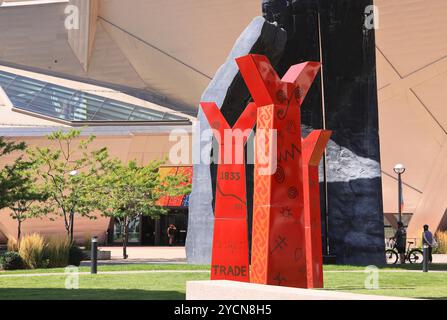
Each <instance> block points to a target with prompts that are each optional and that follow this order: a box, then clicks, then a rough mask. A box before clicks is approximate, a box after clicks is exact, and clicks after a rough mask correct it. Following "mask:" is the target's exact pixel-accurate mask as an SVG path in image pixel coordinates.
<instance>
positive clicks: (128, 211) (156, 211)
mask: <svg viewBox="0 0 447 320" xmlns="http://www.w3.org/2000/svg"><path fill="white" fill-rule="evenodd" d="M163 163H164V161H152V162H150V163H149V164H147V165H145V166H138V165H137V163H136V162H135V161H131V162H129V163H128V164H123V163H121V162H120V161H118V160H115V161H112V162H110V163H109V170H108V172H107V174H105V175H103V176H102V177H101V179H99V180H98V181H99V184H100V185H101V186H100V188H98V192H97V196H98V200H97V202H98V203H99V204H100V205H101V207H102V212H103V214H104V215H105V216H108V217H113V218H116V219H118V220H119V221H120V223H121V225H122V226H123V234H124V239H123V257H124V258H127V254H126V246H127V241H128V228H129V223H130V222H131V221H132V220H134V219H135V218H137V217H139V216H140V215H143V216H150V217H153V218H157V217H159V216H160V215H162V214H165V213H166V212H167V210H166V209H165V208H163V207H161V206H159V205H158V203H157V202H158V200H159V199H160V198H161V197H163V196H167V195H170V196H176V195H182V194H186V193H188V192H190V189H191V186H190V184H189V182H188V177H187V176H183V175H176V176H167V177H161V176H160V170H159V169H160V166H161V165H162V164H163Z"/></svg>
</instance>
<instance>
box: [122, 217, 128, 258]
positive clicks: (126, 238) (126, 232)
mask: <svg viewBox="0 0 447 320" xmlns="http://www.w3.org/2000/svg"><path fill="white" fill-rule="evenodd" d="M128 240H129V222H128V218H127V217H125V218H124V237H123V259H127V257H128V256H127V242H128Z"/></svg>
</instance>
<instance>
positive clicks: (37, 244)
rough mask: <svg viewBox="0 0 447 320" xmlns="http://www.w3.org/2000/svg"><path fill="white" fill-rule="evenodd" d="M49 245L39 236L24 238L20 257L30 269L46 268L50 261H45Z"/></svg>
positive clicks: (33, 235) (21, 242)
mask: <svg viewBox="0 0 447 320" xmlns="http://www.w3.org/2000/svg"><path fill="white" fill-rule="evenodd" d="M46 246H47V244H46V243H45V239H44V238H43V237H42V236H41V235H39V234H31V235H26V236H24V237H22V239H21V240H20V245H19V255H20V256H21V257H22V259H23V262H24V263H25V266H26V267H27V268H29V269H37V268H46V267H48V263H49V262H48V260H47V259H45V251H46Z"/></svg>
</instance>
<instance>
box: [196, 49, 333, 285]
mask: <svg viewBox="0 0 447 320" xmlns="http://www.w3.org/2000/svg"><path fill="white" fill-rule="evenodd" d="M236 62H237V64H238V66H239V69H240V72H241V74H242V76H243V78H244V80H245V83H246V85H247V87H248V89H249V91H250V93H251V95H252V97H253V100H254V103H250V104H249V105H248V107H247V108H246V109H245V110H244V111H243V113H242V115H241V117H240V118H239V120H238V121H237V123H236V124H235V126H234V127H233V128H230V126H229V125H228V123H227V122H226V120H225V119H224V117H223V116H222V114H221V112H220V110H219V109H218V107H217V106H216V104H215V103H209V102H208V103H201V106H202V109H203V111H204V113H205V115H206V117H207V119H208V122H209V123H210V125H211V128H212V129H213V130H214V135H215V137H216V139H217V140H218V142H219V160H220V162H219V165H218V175H217V183H216V203H215V224H214V239H213V254H212V269H211V279H212V280H218V279H227V280H237V281H249V280H250V281H251V282H254V283H260V284H271V285H280V286H289V287H301V288H311V287H312V288H318V287H322V286H323V272H322V248H321V242H322V241H321V218H320V203H319V201H320V200H319V199H320V195H319V180H318V165H319V163H320V159H321V157H322V155H323V152H324V149H325V147H326V144H327V142H328V140H329V137H330V135H331V132H330V131H326V130H318V131H314V132H312V133H311V134H310V135H309V136H308V137H307V138H306V139H304V140H302V138H301V120H300V118H301V117H300V107H301V104H302V103H303V101H304V98H305V97H306V95H307V93H308V91H309V89H310V87H311V85H312V83H313V81H314V79H315V77H316V75H317V73H318V71H319V69H320V64H319V63H318V62H305V63H301V64H298V65H295V66H292V67H291V68H290V69H289V71H288V72H287V73H286V75H285V76H284V77H283V78H282V79H280V78H279V77H278V75H277V73H276V72H275V70H274V69H273V67H272V66H271V64H270V62H269V61H268V59H267V58H266V57H264V56H260V55H248V56H244V57H241V58H238V59H236ZM256 111H257V133H256V146H257V152H256V162H255V182H254V183H255V185H254V208H253V229H252V260H251V271H250V270H249V261H248V234H247V204H246V187H245V161H244V157H243V156H242V159H241V157H240V156H239V158H238V157H237V154H238V153H239V155H240V151H241V150H244V145H245V143H246V140H247V136H248V133H249V132H250V130H251V129H252V128H253V126H254V124H255V122H256ZM247 129H248V133H247V131H246V132H245V134H244V135H242V139H241V138H240V136H239V139H237V138H235V136H234V133H236V132H237V131H238V130H247ZM228 133H230V137H231V140H230V141H228V139H227V138H224V137H228ZM261 150H262V151H261ZM265 159H267V160H268V161H265Z"/></svg>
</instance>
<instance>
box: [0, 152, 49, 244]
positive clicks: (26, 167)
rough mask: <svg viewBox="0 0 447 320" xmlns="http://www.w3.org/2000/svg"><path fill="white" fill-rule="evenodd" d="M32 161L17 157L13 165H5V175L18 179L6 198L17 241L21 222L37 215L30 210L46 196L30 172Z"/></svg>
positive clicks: (14, 179)
mask: <svg viewBox="0 0 447 320" xmlns="http://www.w3.org/2000/svg"><path fill="white" fill-rule="evenodd" d="M32 167H33V163H32V162H29V161H23V160H21V159H19V160H18V161H16V162H15V164H14V165H13V166H7V167H6V170H5V171H6V172H7V176H8V177H9V178H10V179H11V180H12V181H19V182H20V183H16V184H15V185H14V186H12V187H11V188H10V189H9V190H8V193H7V194H6V198H7V199H8V203H9V205H8V208H9V209H10V210H11V213H10V216H11V218H13V219H14V220H16V221H17V242H19V241H20V236H21V233H22V232H21V230H22V223H23V222H24V221H25V220H26V219H28V218H32V217H36V216H38V215H39V214H38V212H36V211H34V210H32V208H33V205H34V204H35V203H36V202H42V201H45V200H46V198H47V196H46V194H45V193H44V191H42V190H41V188H39V185H38V182H37V177H36V176H34V175H33V174H32Z"/></svg>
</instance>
